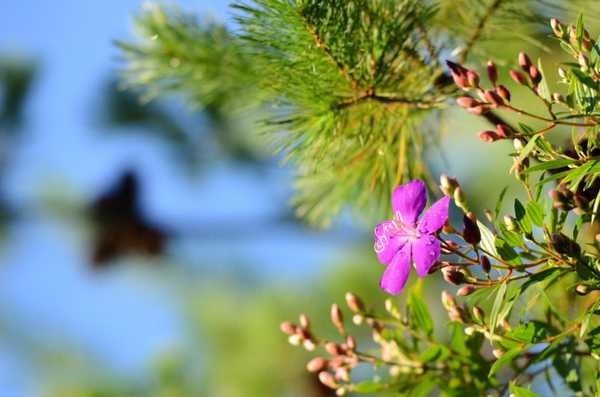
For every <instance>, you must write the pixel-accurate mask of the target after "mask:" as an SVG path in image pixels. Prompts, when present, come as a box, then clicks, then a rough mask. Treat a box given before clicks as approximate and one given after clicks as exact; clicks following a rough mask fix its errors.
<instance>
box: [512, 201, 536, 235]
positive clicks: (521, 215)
mask: <svg viewBox="0 0 600 397" xmlns="http://www.w3.org/2000/svg"><path fill="white" fill-rule="evenodd" d="M515 217H516V218H517V222H519V225H520V226H521V230H523V232H524V233H525V234H526V235H530V234H531V231H532V229H531V222H530V221H529V218H528V217H527V211H525V207H523V204H521V202H520V201H519V200H518V199H515Z"/></svg>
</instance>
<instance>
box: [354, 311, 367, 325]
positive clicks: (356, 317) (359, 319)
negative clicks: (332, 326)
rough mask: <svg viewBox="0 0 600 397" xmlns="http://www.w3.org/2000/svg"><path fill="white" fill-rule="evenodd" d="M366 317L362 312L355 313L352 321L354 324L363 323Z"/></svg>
mask: <svg viewBox="0 0 600 397" xmlns="http://www.w3.org/2000/svg"><path fill="white" fill-rule="evenodd" d="M364 319H365V318H364V317H363V316H362V315H360V314H355V315H354V316H352V323H353V324H354V325H361V324H362V323H363V321H364Z"/></svg>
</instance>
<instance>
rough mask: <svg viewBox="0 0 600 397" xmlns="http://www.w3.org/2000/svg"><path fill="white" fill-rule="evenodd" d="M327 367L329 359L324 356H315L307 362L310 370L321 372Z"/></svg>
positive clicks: (307, 367)
mask: <svg viewBox="0 0 600 397" xmlns="http://www.w3.org/2000/svg"><path fill="white" fill-rule="evenodd" d="M325 368H327V360H325V359H324V358H323V357H315V358H313V359H312V360H310V361H309V362H308V364H306V369H307V370H308V372H321V371H323V370H324V369H325Z"/></svg>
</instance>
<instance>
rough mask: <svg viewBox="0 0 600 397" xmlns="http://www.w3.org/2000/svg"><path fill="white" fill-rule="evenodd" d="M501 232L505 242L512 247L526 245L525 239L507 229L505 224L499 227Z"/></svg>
mask: <svg viewBox="0 0 600 397" xmlns="http://www.w3.org/2000/svg"><path fill="white" fill-rule="evenodd" d="M499 229H500V232H501V233H502V237H503V238H504V241H506V242H507V243H508V244H509V245H510V246H512V247H522V246H523V245H524V242H523V238H521V235H520V234H519V233H516V232H511V231H509V230H508V229H507V228H506V225H504V223H501V224H500V225H499Z"/></svg>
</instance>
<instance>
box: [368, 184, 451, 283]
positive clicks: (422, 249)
mask: <svg viewBox="0 0 600 397" xmlns="http://www.w3.org/2000/svg"><path fill="white" fill-rule="evenodd" d="M426 201H427V189H426V188H425V184H424V183H423V182H422V181H419V180H413V181H410V182H408V183H406V184H404V185H401V186H398V187H396V188H395V189H394V192H393V193H392V209H393V210H394V219H392V220H389V221H384V222H382V223H380V224H379V225H377V227H375V232H374V238H375V253H376V254H377V258H378V259H379V261H380V262H381V263H383V264H385V265H387V268H386V269H385V272H384V273H383V277H382V278H381V281H380V283H379V285H380V287H381V288H382V289H383V290H385V291H386V292H388V293H390V294H394V295H396V294H398V293H400V291H402V288H404V284H406V280H407V279H408V273H409V272H410V263H411V258H412V262H413V263H414V267H415V270H416V271H417V275H418V276H419V277H424V276H426V275H427V272H428V271H429V269H430V268H431V266H433V264H434V263H435V262H436V261H437V260H438V258H439V256H440V243H439V241H438V240H437V238H436V236H435V233H436V232H437V231H439V230H440V229H441V228H442V226H444V224H445V223H446V220H447V219H448V203H449V198H448V197H444V198H442V199H440V200H438V201H437V202H435V203H434V204H433V205H432V206H431V207H430V208H429V209H428V210H427V211H425V214H424V215H423V216H422V217H421V220H419V221H417V218H418V217H419V215H420V214H421V212H422V211H423V208H425V202H426Z"/></svg>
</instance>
